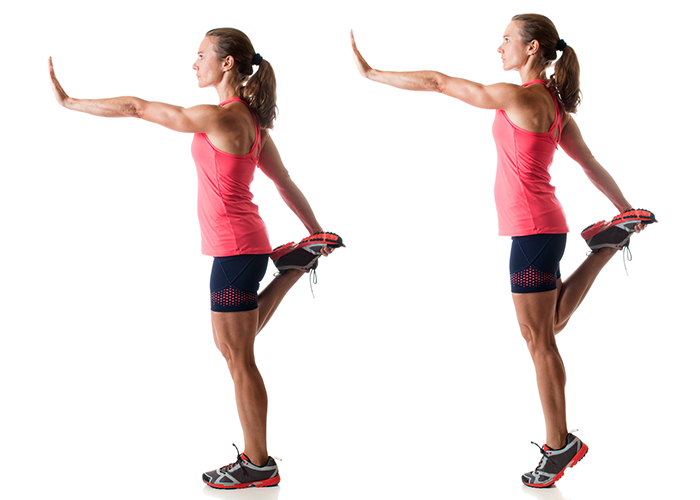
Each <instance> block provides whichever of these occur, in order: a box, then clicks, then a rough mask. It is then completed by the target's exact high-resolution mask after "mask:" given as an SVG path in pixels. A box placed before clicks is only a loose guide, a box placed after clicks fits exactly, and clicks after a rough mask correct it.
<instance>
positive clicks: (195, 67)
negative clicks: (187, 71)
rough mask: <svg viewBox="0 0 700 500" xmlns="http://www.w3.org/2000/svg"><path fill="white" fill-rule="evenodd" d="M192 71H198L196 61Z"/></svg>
mask: <svg viewBox="0 0 700 500" xmlns="http://www.w3.org/2000/svg"><path fill="white" fill-rule="evenodd" d="M192 69H193V70H195V71H197V61H196V60H195V62H194V64H193V65H192Z"/></svg>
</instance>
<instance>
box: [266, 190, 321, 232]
mask: <svg viewBox="0 0 700 500" xmlns="http://www.w3.org/2000/svg"><path fill="white" fill-rule="evenodd" d="M277 191H278V192H279V194H280V196H281V197H282V199H283V200H284V202H285V203H286V204H287V206H288V207H289V208H290V209H291V210H292V212H294V214H295V215H296V216H297V217H299V220H301V222H302V223H303V224H304V227H306V230H307V231H309V233H310V234H313V233H317V232H319V231H322V230H323V229H322V228H321V225H320V224H319V223H318V221H317V220H316V216H315V215H314V212H313V210H312V209H311V205H309V202H308V201H307V199H306V197H305V196H304V194H303V193H302V192H301V190H300V189H299V188H298V187H297V186H296V184H294V182H292V181H291V179H290V180H289V181H288V182H285V183H284V185H278V186H277Z"/></svg>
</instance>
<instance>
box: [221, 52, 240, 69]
mask: <svg viewBox="0 0 700 500" xmlns="http://www.w3.org/2000/svg"><path fill="white" fill-rule="evenodd" d="M234 64H236V61H234V59H233V56H230V55H229V56H226V57H225V58H224V60H223V61H221V69H223V70H224V71H231V70H232V69H233V66H234Z"/></svg>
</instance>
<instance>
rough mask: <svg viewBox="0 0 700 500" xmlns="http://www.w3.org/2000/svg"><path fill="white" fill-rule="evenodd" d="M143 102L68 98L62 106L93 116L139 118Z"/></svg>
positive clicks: (127, 98)
mask: <svg viewBox="0 0 700 500" xmlns="http://www.w3.org/2000/svg"><path fill="white" fill-rule="evenodd" d="M143 102H144V101H143V100H142V99H139V98H137V97H114V98H110V99H73V98H72V97H69V98H67V99H66V100H65V102H64V104H63V105H64V106H65V107H66V108H67V109H70V110H72V111H80V112H82V113H88V114H90V115H94V116H103V117H107V118H120V117H132V118H141V109H142V108H143V106H142V103H143Z"/></svg>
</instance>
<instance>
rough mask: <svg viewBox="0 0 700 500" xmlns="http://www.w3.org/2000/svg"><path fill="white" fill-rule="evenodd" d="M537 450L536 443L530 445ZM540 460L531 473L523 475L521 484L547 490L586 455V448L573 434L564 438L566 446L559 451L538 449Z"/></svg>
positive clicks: (547, 448) (545, 446)
mask: <svg viewBox="0 0 700 500" xmlns="http://www.w3.org/2000/svg"><path fill="white" fill-rule="evenodd" d="M532 444H534V445H535V446H537V447H538V448H540V446H539V445H538V444H537V443H534V442H533V443H532ZM540 452H541V453H542V460H540V464H539V465H538V466H537V468H536V469H535V470H534V471H532V472H527V473H525V474H523V483H524V484H525V486H530V487H532V488H549V487H550V486H552V485H553V484H554V483H555V482H557V481H558V480H559V479H560V478H561V477H562V476H563V475H564V471H565V470H566V469H567V468H568V467H573V466H574V465H576V464H577V463H578V461H579V460H581V459H582V458H583V457H584V455H585V454H586V453H588V446H586V444H584V442H583V441H581V440H580V439H579V438H577V437H576V436H574V435H573V434H568V435H567V436H566V446H564V447H563V448H562V449H561V450H552V449H551V448H550V447H549V446H547V445H544V447H542V448H540Z"/></svg>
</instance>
